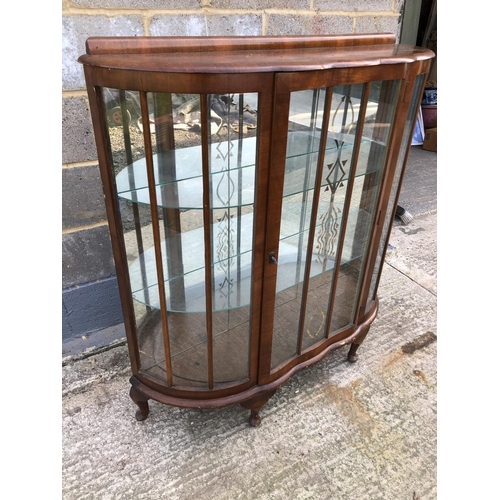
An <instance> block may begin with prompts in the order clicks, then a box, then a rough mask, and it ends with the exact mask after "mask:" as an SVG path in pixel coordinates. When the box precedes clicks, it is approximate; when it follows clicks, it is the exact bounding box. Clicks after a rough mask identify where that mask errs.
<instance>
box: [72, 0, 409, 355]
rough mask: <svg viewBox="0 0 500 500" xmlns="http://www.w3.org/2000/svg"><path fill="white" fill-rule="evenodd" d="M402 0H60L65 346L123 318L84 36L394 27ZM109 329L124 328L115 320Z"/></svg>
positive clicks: (80, 345) (78, 344)
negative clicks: (87, 80)
mask: <svg viewBox="0 0 500 500" xmlns="http://www.w3.org/2000/svg"><path fill="white" fill-rule="evenodd" d="M404 1H405V0H274V1H271V0H63V6H62V52H63V53H62V62H63V64H62V200H63V207H62V210H63V221H62V222H63V223H62V228H63V231H62V246H63V249H62V257H63V258H62V261H63V262H62V276H63V280H62V281H63V346H64V345H66V346H67V348H66V352H67V353H73V352H74V351H75V350H82V349H84V348H86V347H92V346H94V345H95V344H96V343H98V342H99V340H98V339H99V338H100V337H99V335H98V334H96V333H95V332H99V331H103V329H106V328H111V327H113V326H114V325H119V324H120V323H121V321H122V316H121V311H120V303H119V298H118V290H117V286H116V277H115V269H114V264H113V257H112V254H111V246H110V240H109V232H108V227H107V222H106V215H105V210H104V203H103V196H102V190H101V184H100V178H99V171H98V166H97V154H96V149H95V145H94V138H93V132H92V125H91V121H90V113H89V107H88V101H87V95H86V91H85V81H84V76H83V71H82V68H81V66H80V64H79V63H78V62H77V59H78V57H79V56H80V55H81V54H83V53H85V40H86V39H87V38H88V37H89V36H140V35H146V36H166V35H168V36H200V35H202V36H209V35H218V36H230V35H232V36H242V35H257V36H260V35H301V34H304V35H307V34H332V33H338V34H342V33H370V32H372V33H381V32H391V33H395V34H396V35H398V36H399V31H400V24H401V14H402V11H403V8H404ZM113 332H118V333H116V335H121V334H122V331H121V330H120V329H119V328H118V329H116V328H114V329H113ZM102 338H104V337H102ZM102 338H101V340H100V342H103V340H102ZM105 338H106V339H107V340H106V341H109V337H105ZM68 346H70V347H68ZM63 351H64V347H63Z"/></svg>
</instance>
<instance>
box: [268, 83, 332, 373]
mask: <svg viewBox="0 0 500 500" xmlns="http://www.w3.org/2000/svg"><path fill="white" fill-rule="evenodd" d="M324 97H325V90H324V89H315V90H312V91H303V92H293V93H292V94H291V98H290V112H289V130H288V143H287V159H286V165H285V178H284V193H283V205H282V215H281V224H280V245H279V253H278V278H277V285H276V306H275V312H274V333H273V344H272V358H271V366H272V368H274V367H276V366H278V365H279V364H281V363H283V362H285V361H287V360H288V359H290V358H291V357H293V356H294V355H295V354H296V353H297V349H298V340H299V337H298V335H299V321H300V312H301V304H302V292H303V281H304V272H305V263H306V255H307V243H308V239H309V229H310V223H311V208H312V202H313V196H314V185H315V181H316V175H317V170H318V148H319V141H320V137H321V127H322V114H323V108H324Z"/></svg>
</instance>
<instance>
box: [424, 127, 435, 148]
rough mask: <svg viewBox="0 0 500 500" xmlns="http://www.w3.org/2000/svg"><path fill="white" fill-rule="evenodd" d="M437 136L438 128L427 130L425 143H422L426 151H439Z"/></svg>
mask: <svg viewBox="0 0 500 500" xmlns="http://www.w3.org/2000/svg"><path fill="white" fill-rule="evenodd" d="M437 138H438V129H437V127H436V128H430V129H428V130H426V131H425V137H424V143H423V144H422V149H425V150H426V151H436V152H437Z"/></svg>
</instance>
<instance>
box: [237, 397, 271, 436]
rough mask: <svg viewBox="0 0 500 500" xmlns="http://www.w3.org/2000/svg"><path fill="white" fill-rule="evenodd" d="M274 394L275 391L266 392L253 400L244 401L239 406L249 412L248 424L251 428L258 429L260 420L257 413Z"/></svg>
mask: <svg viewBox="0 0 500 500" xmlns="http://www.w3.org/2000/svg"><path fill="white" fill-rule="evenodd" d="M275 392H276V390H274V391H269V392H266V393H265V394H261V395H260V396H257V397H255V398H253V399H249V400H248V401H245V402H243V403H241V404H240V406H241V407H242V408H245V409H246V410H250V418H249V423H250V425H251V426H252V427H258V426H259V425H260V423H261V418H260V415H259V411H260V410H261V409H262V407H263V406H264V405H265V404H266V403H267V402H268V401H269V399H270V398H271V397H272V396H273V394H274V393H275Z"/></svg>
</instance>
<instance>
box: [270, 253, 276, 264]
mask: <svg viewBox="0 0 500 500" xmlns="http://www.w3.org/2000/svg"><path fill="white" fill-rule="evenodd" d="M269 264H278V261H277V260H276V257H275V253H274V252H271V253H270V254H269Z"/></svg>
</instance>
